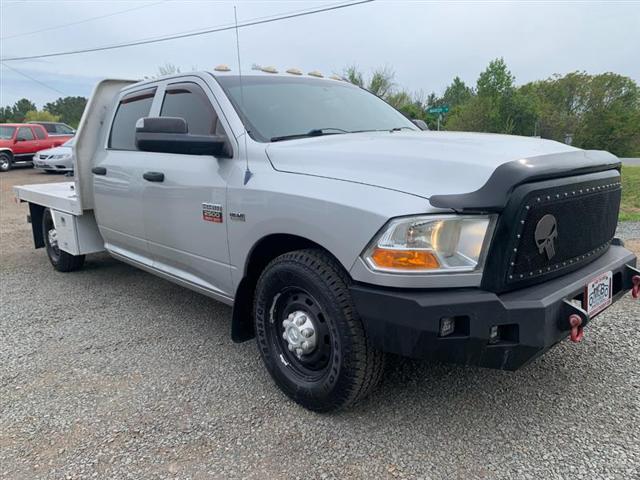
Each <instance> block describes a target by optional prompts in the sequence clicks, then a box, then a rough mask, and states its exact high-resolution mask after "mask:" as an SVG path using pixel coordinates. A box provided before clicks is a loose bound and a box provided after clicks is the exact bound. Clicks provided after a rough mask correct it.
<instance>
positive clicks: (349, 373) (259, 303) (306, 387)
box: [254, 250, 384, 412]
mask: <svg viewBox="0 0 640 480" xmlns="http://www.w3.org/2000/svg"><path fill="white" fill-rule="evenodd" d="M350 281H351V280H350V279H349V277H348V275H347V274H346V272H345V271H344V270H343V269H342V267H341V266H340V265H339V264H338V263H337V262H336V261H335V260H334V259H333V258H332V257H330V256H329V255H328V254H326V253H324V252H323V251H321V250H298V251H294V252H289V253H285V254H284V255H281V256H279V257H277V258H276V259H275V260H273V261H272V262H271V263H270V264H269V265H268V266H267V267H266V268H265V270H264V272H263V273H262V275H261V276H260V279H259V280H258V284H257V286H256V300H255V306H254V315H255V317H254V320H255V331H256V339H257V342H258V348H259V349H260V353H261V356H262V359H263V361H264V364H265V366H266V367H267V370H268V371H269V373H270V374H271V376H272V377H273V379H274V380H275V382H276V384H277V385H278V386H279V387H280V389H281V390H282V391H283V392H284V393H285V394H287V395H288V396H289V397H290V398H292V399H293V400H295V401H296V402H297V403H299V404H300V405H302V406H303V407H305V408H308V409H310V410H314V411H318V412H327V411H332V410H338V409H341V408H345V407H348V406H350V405H352V404H354V403H355V402H357V401H358V400H360V399H362V398H364V397H365V396H367V395H368V394H369V393H370V392H371V391H372V390H373V388H374V387H375V386H376V385H377V383H378V382H379V380H380V378H381V376H382V371H383V365H384V356H383V353H382V352H381V351H379V350H377V349H375V348H374V347H373V345H372V344H371V343H370V341H369V339H368V338H367V336H366V332H365V329H364V326H363V324H362V321H361V320H360V318H359V317H358V314H357V312H356V310H355V308H354V306H353V303H352V301H351V295H350V293H349V289H348V285H349V283H350Z"/></svg>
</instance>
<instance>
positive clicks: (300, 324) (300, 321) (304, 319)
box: [296, 315, 307, 327]
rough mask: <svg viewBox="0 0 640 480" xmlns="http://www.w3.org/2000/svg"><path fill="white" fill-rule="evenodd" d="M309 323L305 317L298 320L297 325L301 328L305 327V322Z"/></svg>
mask: <svg viewBox="0 0 640 480" xmlns="http://www.w3.org/2000/svg"><path fill="white" fill-rule="evenodd" d="M306 321H307V317H305V316H304V315H302V316H300V317H298V318H296V325H298V326H299V327H300V326H302V325H304V322H306Z"/></svg>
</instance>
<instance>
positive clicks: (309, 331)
mask: <svg viewBox="0 0 640 480" xmlns="http://www.w3.org/2000/svg"><path fill="white" fill-rule="evenodd" d="M302 335H304V336H305V337H306V338H309V337H310V336H311V335H313V330H312V329H310V328H305V329H304V330H302Z"/></svg>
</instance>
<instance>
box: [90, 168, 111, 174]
mask: <svg viewBox="0 0 640 480" xmlns="http://www.w3.org/2000/svg"><path fill="white" fill-rule="evenodd" d="M91 172H92V173H93V174H94V175H106V174H107V169H106V168H104V167H93V168H92V169H91Z"/></svg>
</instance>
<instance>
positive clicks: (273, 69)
mask: <svg viewBox="0 0 640 480" xmlns="http://www.w3.org/2000/svg"><path fill="white" fill-rule="evenodd" d="M261 70H262V71H263V72H265V73H278V70H277V69H276V67H262V68H261Z"/></svg>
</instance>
